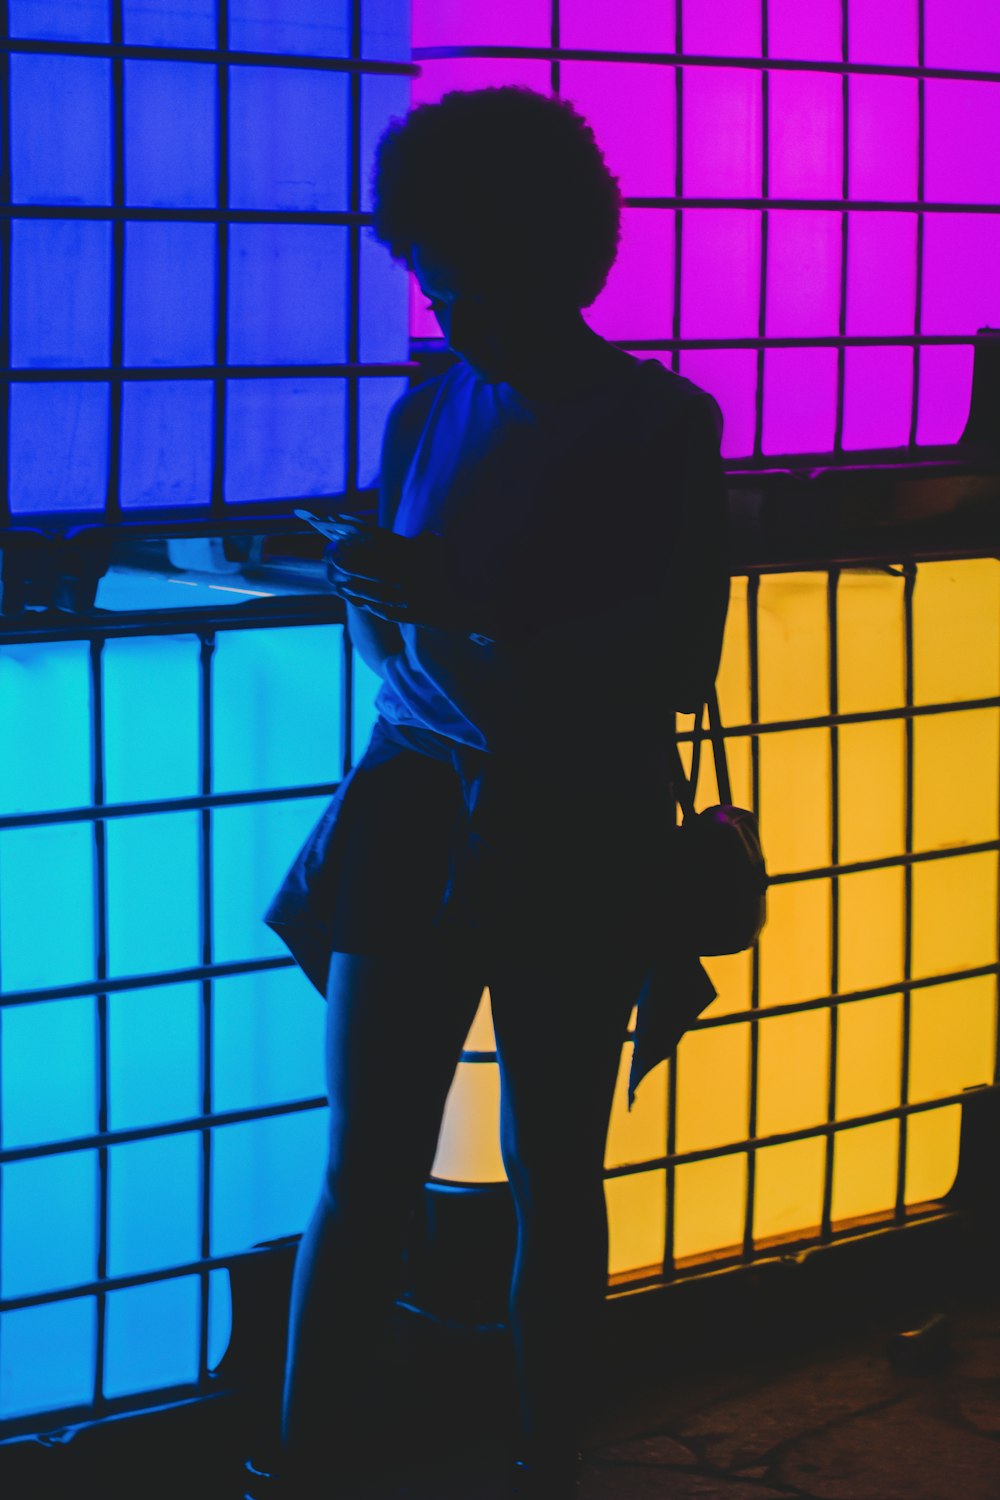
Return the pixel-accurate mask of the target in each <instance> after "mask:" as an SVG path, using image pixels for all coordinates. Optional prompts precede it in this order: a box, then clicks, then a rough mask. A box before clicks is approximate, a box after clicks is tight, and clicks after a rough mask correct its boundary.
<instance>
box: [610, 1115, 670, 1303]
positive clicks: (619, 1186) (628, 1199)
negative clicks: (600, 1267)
mask: <svg viewBox="0 0 1000 1500" xmlns="http://www.w3.org/2000/svg"><path fill="white" fill-rule="evenodd" d="M638 1101H639V1096H638V1094H636V1103H637V1104H638ZM604 1202H605V1204H606V1206H607V1211H608V1275H609V1276H618V1275H620V1274H621V1273H622V1272H623V1271H639V1270H642V1269H643V1268H645V1267H650V1266H662V1265H663V1244H664V1238H665V1236H666V1232H667V1174H666V1172H665V1171H658V1172H633V1173H632V1174H631V1175H630V1176H628V1177H609V1178H606V1179H605V1183H604Z"/></svg>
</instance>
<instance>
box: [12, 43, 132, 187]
mask: <svg viewBox="0 0 1000 1500" xmlns="http://www.w3.org/2000/svg"><path fill="white" fill-rule="evenodd" d="M110 105H111V64H110V63H109V62H107V61H106V59H104V58H98V57H33V56H25V57H18V56H16V55H15V56H13V57H12V58H11V60H10V108H11V132H10V143H11V144H10V149H11V174H12V183H13V196H14V201H15V203H109V202H110V201H111V113H110Z"/></svg>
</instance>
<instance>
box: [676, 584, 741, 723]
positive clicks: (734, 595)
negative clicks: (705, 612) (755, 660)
mask: <svg viewBox="0 0 1000 1500" xmlns="http://www.w3.org/2000/svg"><path fill="white" fill-rule="evenodd" d="M715 687H716V692H717V693H718V696H719V714H720V717H721V719H722V722H723V724H749V722H750V651H749V643H748V632H747V581H746V578H744V577H736V578H733V579H732V580H731V582H730V585H729V611H728V613H727V615H726V630H725V634H724V636H723V638H722V658H721V660H720V662H719V672H718V676H717V677H716V679H715ZM685 722H686V723H689V722H690V720H686V721H685Z"/></svg>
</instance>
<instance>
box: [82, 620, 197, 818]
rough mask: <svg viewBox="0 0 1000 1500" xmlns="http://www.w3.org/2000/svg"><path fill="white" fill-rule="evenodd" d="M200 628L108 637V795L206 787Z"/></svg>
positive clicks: (182, 793) (134, 796)
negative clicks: (201, 751)
mask: <svg viewBox="0 0 1000 1500" xmlns="http://www.w3.org/2000/svg"><path fill="white" fill-rule="evenodd" d="M199 659H200V645H199V642H198V639H197V637H196V636H192V635H175V636H155V635H154V636H135V637H130V638H127V639H123V640H117V641H116V640H111V641H107V642H106V643H105V646H104V651H103V653H102V671H103V679H104V680H103V686H104V745H105V749H104V756H105V762H104V764H105V771H104V775H105V783H104V784H105V795H106V797H107V800H108V801H109V802H141V801H144V800H145V799H147V798H154V797H193V796H195V795H196V794H197V792H198V791H199V788H200V784H201V783H200V776H199V764H198V748H199V741H198V735H199V723H200V714H199V704H200V699H199V693H200V690H201V680H200V674H199Z"/></svg>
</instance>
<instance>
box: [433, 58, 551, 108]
mask: <svg viewBox="0 0 1000 1500" xmlns="http://www.w3.org/2000/svg"><path fill="white" fill-rule="evenodd" d="M457 45H458V44H457V43H456V46H457ZM420 69H421V72H420V77H419V78H414V80H413V90H412V93H411V95H410V98H411V101H412V103H413V104H436V103H437V101H438V100H439V99H440V98H441V95H442V94H447V93H449V92H450V90H451V89H486V88H491V87H497V88H498V87H500V86H501V85H502V84H505V83H518V84H522V85H523V86H524V87H525V88H529V89H535V91H536V92H537V93H539V94H548V93H551V89H550V88H549V83H550V81H551V71H550V68H549V65H548V63H547V62H536V61H534V60H533V59H530V58H520V57H446V58H441V59H439V60H434V59H431V60H430V61H428V60H426V59H425V60H424V61H423V62H421V64H420Z"/></svg>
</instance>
